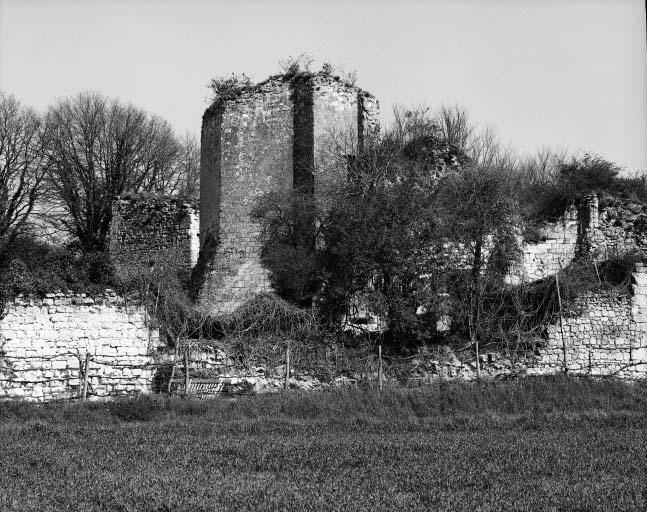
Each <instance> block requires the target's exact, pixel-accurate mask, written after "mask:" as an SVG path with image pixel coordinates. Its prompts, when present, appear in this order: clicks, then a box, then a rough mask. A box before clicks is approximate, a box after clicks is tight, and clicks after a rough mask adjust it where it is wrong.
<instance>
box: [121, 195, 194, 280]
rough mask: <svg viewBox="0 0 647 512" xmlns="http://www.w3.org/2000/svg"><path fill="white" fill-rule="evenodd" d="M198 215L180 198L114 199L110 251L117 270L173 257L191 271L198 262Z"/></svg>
mask: <svg viewBox="0 0 647 512" xmlns="http://www.w3.org/2000/svg"><path fill="white" fill-rule="evenodd" d="M199 223H200V220H199V214H198V211H197V208H196V206H194V205H192V204H189V203H187V202H186V201H185V200H183V199H181V198H137V197H134V198H131V199H117V200H115V201H114V202H113V204H112V221H111V224H110V238H109V252H110V257H111V259H112V261H113V262H114V263H115V265H116V266H117V268H118V269H119V268H122V269H129V268H130V267H131V266H132V265H133V264H138V265H139V264H146V263H147V262H148V260H153V259H155V258H158V257H164V256H166V257H167V258H170V257H172V259H173V261H174V263H175V264H176V265H177V267H178V269H182V270H185V271H190V270H191V268H193V266H194V265H195V264H196V262H197V260H198V252H199V248H200V241H199V238H198V230H199Z"/></svg>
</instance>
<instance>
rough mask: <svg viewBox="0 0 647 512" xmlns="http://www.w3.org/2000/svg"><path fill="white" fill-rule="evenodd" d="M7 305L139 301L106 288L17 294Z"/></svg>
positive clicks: (130, 302)
mask: <svg viewBox="0 0 647 512" xmlns="http://www.w3.org/2000/svg"><path fill="white" fill-rule="evenodd" d="M8 304H9V305H13V306H35V307H42V306H45V307H47V306H66V305H83V306H94V305H97V306H100V305H113V306H126V305H128V306H140V305H141V301H140V300H139V299H138V298H137V297H136V296H135V295H132V294H131V295H129V296H123V295H120V294H118V293H117V292H115V291H114V290H112V289H111V288H106V290H105V291H104V292H103V293H98V294H87V293H75V292H72V291H69V290H68V291H66V292H62V291H55V292H51V293H46V294H45V296H44V297H41V296H36V295H25V294H22V293H20V294H18V295H16V296H15V297H14V298H13V299H10V300H9V301H8Z"/></svg>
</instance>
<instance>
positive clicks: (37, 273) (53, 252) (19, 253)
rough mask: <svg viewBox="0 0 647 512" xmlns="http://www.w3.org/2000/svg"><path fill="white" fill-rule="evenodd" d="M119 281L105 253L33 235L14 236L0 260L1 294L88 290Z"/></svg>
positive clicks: (40, 294) (115, 285)
mask: <svg viewBox="0 0 647 512" xmlns="http://www.w3.org/2000/svg"><path fill="white" fill-rule="evenodd" d="M118 285H119V282H118V280H117V279H116V277H115V274H114V268H113V266H112V264H111V263H110V260H109V258H108V256H107V255H106V254H105V253H103V252H91V253H87V254H84V253H82V252H80V251H76V250H74V249H73V248H72V247H54V246H51V245H49V244H46V243H44V242H40V241H38V240H36V239H35V238H32V237H22V238H19V239H18V240H16V242H15V243H14V244H12V246H11V248H10V249H9V251H8V252H7V253H6V254H5V256H4V258H3V260H2V262H0V294H2V295H3V296H4V297H13V296H16V295H18V294H20V293H23V294H26V295H37V296H42V295H44V294H45V293H50V292H55V291H59V290H60V291H62V290H71V291H74V292H85V293H90V294H91V293H95V292H96V293H100V292H103V291H104V290H105V288H106V287H118Z"/></svg>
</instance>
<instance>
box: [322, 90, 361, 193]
mask: <svg viewBox="0 0 647 512" xmlns="http://www.w3.org/2000/svg"><path fill="white" fill-rule="evenodd" d="M312 92H313V102H312V104H313V118H314V126H313V131H314V133H313V144H314V148H313V151H314V172H315V178H314V182H315V185H314V190H315V197H317V198H318V199H322V200H327V199H329V198H330V197H331V196H334V195H335V190H336V187H338V186H339V185H340V184H341V183H345V181H346V180H345V173H346V171H347V167H348V164H347V155H352V154H356V152H357V145H358V143H359V126H358V121H359V115H358V112H359V108H358V107H359V102H358V89H357V88H356V87H354V86H352V85H350V84H347V83H345V82H341V81H338V80H335V79H334V78H333V77H316V78H315V79H313V91H312Z"/></svg>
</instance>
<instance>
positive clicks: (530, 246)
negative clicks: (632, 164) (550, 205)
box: [509, 195, 647, 284]
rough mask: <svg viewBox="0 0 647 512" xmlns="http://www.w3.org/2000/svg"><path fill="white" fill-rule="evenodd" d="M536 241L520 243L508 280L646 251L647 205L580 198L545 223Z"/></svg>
mask: <svg viewBox="0 0 647 512" xmlns="http://www.w3.org/2000/svg"><path fill="white" fill-rule="evenodd" d="M538 238H539V241H537V242H534V243H533V242H523V240H521V239H520V254H519V256H518V258H517V261H515V262H514V263H513V265H512V268H511V270H510V275H509V281H510V282H511V283H513V284H518V283H519V282H522V281H523V282H532V281H536V280H539V279H544V278H546V277H549V276H552V275H554V274H556V273H557V272H559V270H560V269H562V268H565V267H567V266H568V265H570V264H571V263H572V262H573V261H574V260H575V259H577V258H582V257H590V258H593V259H595V260H598V261H603V260H608V259H613V258H618V257H621V256H622V255H624V254H626V253H630V252H635V251H642V252H645V251H646V250H647V206H642V205H637V204H633V203H630V202H625V203H622V202H620V201H617V202H616V203H615V204H613V205H607V206H605V207H603V208H600V207H599V199H598V197H597V196H596V195H592V196H588V197H586V198H584V199H583V200H582V201H581V203H580V204H579V205H578V206H577V207H573V208H571V209H569V210H568V212H567V213H566V214H565V215H564V216H563V217H562V218H561V219H559V220H558V221H557V222H553V223H546V224H545V225H544V226H543V227H542V228H541V229H540V230H539V233H538Z"/></svg>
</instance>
